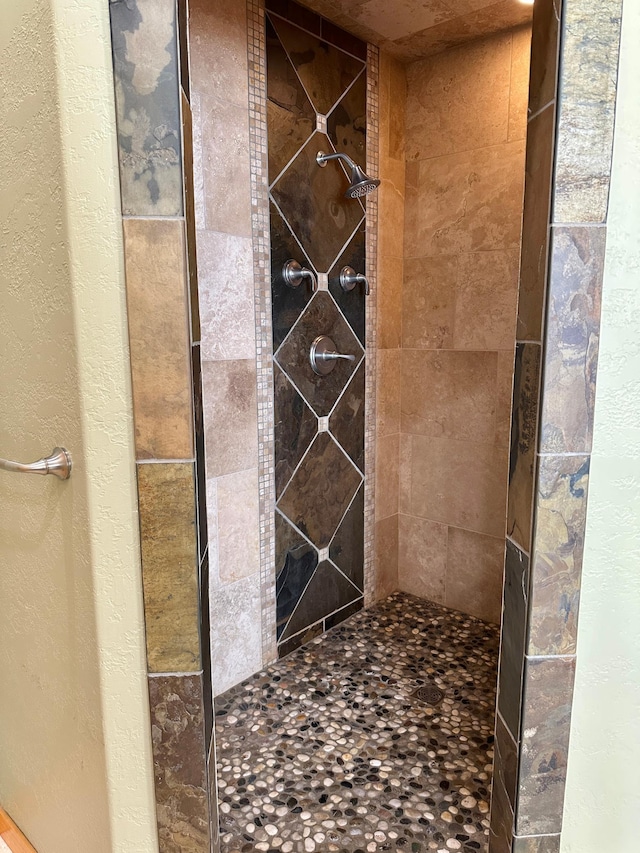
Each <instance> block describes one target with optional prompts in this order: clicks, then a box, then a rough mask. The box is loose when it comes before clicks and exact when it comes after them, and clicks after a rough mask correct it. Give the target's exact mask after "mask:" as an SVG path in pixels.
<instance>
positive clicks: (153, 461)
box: [136, 457, 196, 465]
mask: <svg viewBox="0 0 640 853" xmlns="http://www.w3.org/2000/svg"><path fill="white" fill-rule="evenodd" d="M194 462H196V459H195V457H193V458H192V459H136V465H184V464H186V463H189V464H193V463H194Z"/></svg>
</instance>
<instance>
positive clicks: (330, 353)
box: [309, 335, 356, 376]
mask: <svg viewBox="0 0 640 853" xmlns="http://www.w3.org/2000/svg"><path fill="white" fill-rule="evenodd" d="M339 359H343V360H344V361H355V360H356V357H355V355H343V353H340V352H336V345H335V344H334V342H333V341H332V340H331V338H328V337H327V336H326V335H320V337H318V338H316V339H315V341H314V342H313V343H312V344H311V352H310V353H309V361H310V362H311V367H312V369H313V372H314V373H317V374H318V376H326V375H327V374H328V373H331V371H332V370H333V368H334V367H335V366H336V362H337V361H338V360H339Z"/></svg>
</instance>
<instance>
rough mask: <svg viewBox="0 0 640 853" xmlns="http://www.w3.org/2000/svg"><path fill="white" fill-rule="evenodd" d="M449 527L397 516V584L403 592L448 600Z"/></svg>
mask: <svg viewBox="0 0 640 853" xmlns="http://www.w3.org/2000/svg"><path fill="white" fill-rule="evenodd" d="M446 572H447V526H446V525H445V524H438V523H437V522H434V521H427V520H426V519H424V518H414V517H413V516H409V515H400V516H398V585H399V587H400V589H401V590H402V591H403V592H408V593H411V594H412V595H417V596H418V597H419V598H427V599H429V601H435V602H437V603H438V604H444V603H445V582H446V580H445V579H446Z"/></svg>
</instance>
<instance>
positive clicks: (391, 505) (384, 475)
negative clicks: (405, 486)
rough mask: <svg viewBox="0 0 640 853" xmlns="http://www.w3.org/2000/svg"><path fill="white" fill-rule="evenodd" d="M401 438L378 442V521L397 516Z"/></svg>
mask: <svg viewBox="0 0 640 853" xmlns="http://www.w3.org/2000/svg"><path fill="white" fill-rule="evenodd" d="M399 463H400V436H399V435H398V434H396V435H386V436H378V439H377V442H376V485H377V488H376V521H380V520H381V519H383V518H387V517H388V516H390V515H397V512H398V483H399Z"/></svg>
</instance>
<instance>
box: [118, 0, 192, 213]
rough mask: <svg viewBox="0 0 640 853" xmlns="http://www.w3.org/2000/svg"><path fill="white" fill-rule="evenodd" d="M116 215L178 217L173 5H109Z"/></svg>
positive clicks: (164, 0)
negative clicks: (117, 167) (119, 204)
mask: <svg viewBox="0 0 640 853" xmlns="http://www.w3.org/2000/svg"><path fill="white" fill-rule="evenodd" d="M109 11H110V15H111V33H112V44H113V60H114V75H115V80H116V112H117V124H118V152H119V158H120V188H121V193H122V212H123V213H124V214H125V215H129V216H149V215H151V216H180V215H182V168H181V146H180V137H181V133H180V84H179V81H178V46H177V38H176V9H175V4H174V2H173V0H158V2H157V3H153V4H149V3H145V4H144V6H141V5H140V4H139V3H138V2H137V0H130V2H127V3H109Z"/></svg>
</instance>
